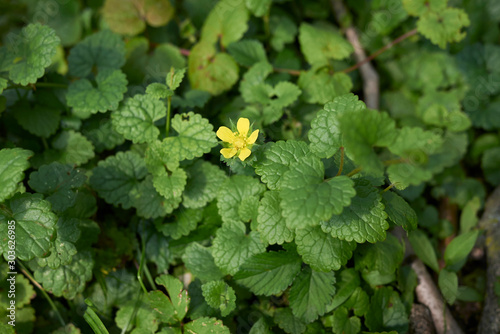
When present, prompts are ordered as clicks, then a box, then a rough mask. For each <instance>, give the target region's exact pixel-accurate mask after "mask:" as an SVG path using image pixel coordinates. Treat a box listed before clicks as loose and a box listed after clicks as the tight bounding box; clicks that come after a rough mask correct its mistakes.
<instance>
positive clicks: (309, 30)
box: [299, 23, 353, 65]
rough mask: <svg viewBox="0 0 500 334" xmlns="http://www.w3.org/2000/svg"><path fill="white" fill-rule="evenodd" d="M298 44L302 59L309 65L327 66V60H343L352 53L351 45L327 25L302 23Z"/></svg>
mask: <svg viewBox="0 0 500 334" xmlns="http://www.w3.org/2000/svg"><path fill="white" fill-rule="evenodd" d="M299 42H300V49H301V50H302V53H303V54H304V57H305V58H306V60H307V62H308V63H309V64H311V65H318V64H319V65H328V61H329V59H336V60H341V59H345V58H347V57H349V56H350V54H351V53H352V52H353V48H352V45H351V44H350V43H349V42H348V41H346V40H345V39H344V38H343V37H342V35H341V34H340V33H339V32H338V31H337V30H336V29H335V28H334V27H333V26H331V25H328V24H322V25H317V26H313V25H310V24H308V23H302V24H301V25H300V28H299Z"/></svg>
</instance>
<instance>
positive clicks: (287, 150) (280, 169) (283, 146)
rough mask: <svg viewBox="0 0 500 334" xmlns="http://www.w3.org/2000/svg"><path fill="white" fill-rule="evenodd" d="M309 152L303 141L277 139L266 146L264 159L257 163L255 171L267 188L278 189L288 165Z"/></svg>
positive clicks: (288, 167)
mask: <svg viewBox="0 0 500 334" xmlns="http://www.w3.org/2000/svg"><path fill="white" fill-rule="evenodd" d="M309 153H310V151H309V147H308V146H307V144H306V143H305V142H303V141H294V140H287V141H278V142H276V143H273V144H271V145H270V146H269V147H268V148H266V150H265V151H264V159H263V160H262V161H261V162H259V163H258V165H257V167H256V168H255V173H256V174H258V175H260V176H261V179H262V182H264V183H266V184H267V186H268V187H269V189H272V190H279V189H281V182H282V180H283V175H284V174H285V173H286V172H287V171H288V170H289V169H290V166H292V165H293V164H294V163H296V162H298V161H299V159H300V158H302V157H304V156H306V155H308V154H309Z"/></svg>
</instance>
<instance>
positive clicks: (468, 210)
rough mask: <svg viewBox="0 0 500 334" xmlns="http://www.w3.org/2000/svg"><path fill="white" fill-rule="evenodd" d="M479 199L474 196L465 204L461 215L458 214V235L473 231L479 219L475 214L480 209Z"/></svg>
mask: <svg viewBox="0 0 500 334" xmlns="http://www.w3.org/2000/svg"><path fill="white" fill-rule="evenodd" d="M481 206H482V205H481V199H480V198H479V197H477V196H474V198H472V199H471V200H470V201H468V202H467V204H465V206H464V208H463V210H462V213H461V214H460V233H461V234H464V233H467V232H469V231H470V230H471V229H473V228H474V227H475V226H476V225H477V222H478V221H479V218H478V217H477V212H478V211H479V209H481Z"/></svg>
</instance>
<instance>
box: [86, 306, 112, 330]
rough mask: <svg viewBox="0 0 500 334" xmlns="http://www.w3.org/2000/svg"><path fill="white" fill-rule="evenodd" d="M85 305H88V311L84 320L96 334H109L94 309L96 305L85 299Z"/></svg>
mask: <svg viewBox="0 0 500 334" xmlns="http://www.w3.org/2000/svg"><path fill="white" fill-rule="evenodd" d="M85 304H87V309H86V310H85V314H84V315H83V319H85V321H86V322H87V323H88V324H89V326H90V327H91V328H92V330H93V331H94V333H96V334H109V332H108V330H107V329H106V327H105V326H104V324H103V323H102V321H101V319H100V318H99V316H98V315H97V313H95V311H94V310H93V309H92V308H93V307H94V304H93V303H92V301H91V300H90V299H88V298H87V299H85Z"/></svg>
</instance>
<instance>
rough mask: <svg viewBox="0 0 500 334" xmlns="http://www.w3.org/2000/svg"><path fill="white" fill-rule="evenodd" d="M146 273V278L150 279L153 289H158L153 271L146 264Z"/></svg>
mask: <svg viewBox="0 0 500 334" xmlns="http://www.w3.org/2000/svg"><path fill="white" fill-rule="evenodd" d="M143 269H144V274H146V278H147V279H148V282H149V284H150V285H151V287H152V288H153V290H158V288H157V287H156V284H155V281H154V280H153V276H151V272H150V271H149V268H148V266H144V268H143Z"/></svg>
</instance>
